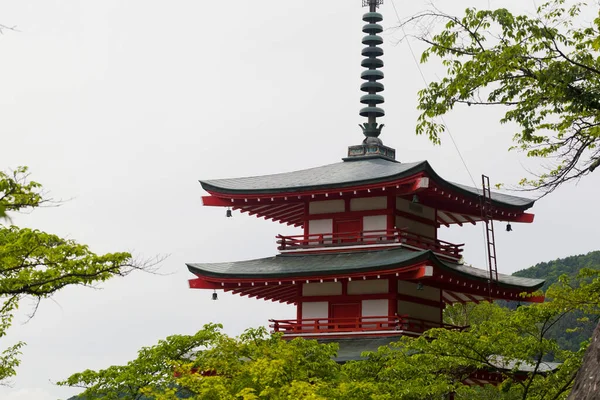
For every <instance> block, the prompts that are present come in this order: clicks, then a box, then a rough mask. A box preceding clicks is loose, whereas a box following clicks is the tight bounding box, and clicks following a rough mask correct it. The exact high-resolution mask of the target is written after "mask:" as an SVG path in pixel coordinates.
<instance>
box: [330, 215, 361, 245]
mask: <svg viewBox="0 0 600 400" xmlns="http://www.w3.org/2000/svg"><path fill="white" fill-rule="evenodd" d="M361 232H362V221H361V220H360V219H342V220H338V221H335V222H334V226H333V233H334V235H335V237H336V238H337V242H338V243H353V242H358V241H359V240H358V237H359V236H360V235H361Z"/></svg>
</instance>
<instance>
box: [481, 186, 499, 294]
mask: <svg viewBox="0 0 600 400" xmlns="http://www.w3.org/2000/svg"><path fill="white" fill-rule="evenodd" d="M481 185H482V187H483V203H482V205H481V217H482V218H483V221H484V222H485V235H486V238H487V256H488V267H489V269H490V282H494V281H495V282H497V281H498V264H497V262H496V236H495V235H494V215H493V213H492V192H491V190H490V178H488V177H487V176H485V175H481Z"/></svg>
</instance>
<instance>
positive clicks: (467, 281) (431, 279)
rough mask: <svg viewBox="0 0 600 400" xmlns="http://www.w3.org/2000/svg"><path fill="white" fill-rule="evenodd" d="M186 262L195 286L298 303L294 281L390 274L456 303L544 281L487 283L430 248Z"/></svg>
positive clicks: (510, 294)
mask: <svg viewBox="0 0 600 400" xmlns="http://www.w3.org/2000/svg"><path fill="white" fill-rule="evenodd" d="M187 265H188V268H189V270H190V272H192V273H193V274H195V275H196V276H197V277H198V278H197V279H193V280H191V281H190V287H192V288H201V289H225V290H227V291H233V292H234V293H239V294H242V295H245V294H248V295H251V297H259V298H266V299H271V300H279V301H285V302H289V303H293V302H295V298H296V295H297V293H298V292H297V289H296V288H294V286H297V284H301V283H305V282H324V281H337V280H343V279H348V280H353V279H354V280H356V279H365V280H366V279H380V278H381V279H384V278H386V277H388V276H389V277H395V278H397V279H402V280H410V281H420V282H422V283H423V284H426V285H429V286H434V287H439V288H441V289H443V290H444V291H447V292H448V293H454V294H449V295H448V296H447V299H446V301H447V302H454V301H452V299H453V298H454V300H455V301H461V300H464V301H479V300H484V299H486V298H493V299H506V300H519V299H521V297H520V293H522V292H529V293H531V292H534V291H536V290H537V289H539V288H540V287H542V285H543V284H544V281H543V280H541V279H530V278H522V277H516V276H511V275H504V274H498V281H497V282H496V281H494V282H489V272H488V271H487V270H483V269H478V268H474V267H471V266H467V265H465V264H461V263H453V262H449V261H447V260H444V259H442V258H440V257H438V256H436V254H434V253H433V252H432V251H429V250H426V251H415V250H412V249H405V248H393V249H384V250H368V251H348V252H336V253H317V254H279V255H276V256H274V257H267V258H260V259H256V260H246V261H237V262H224V263H190V264H187ZM286 288H288V290H286ZM455 293H466V297H464V296H463V297H459V298H456V296H457V295H456V294H455ZM523 300H525V301H527V300H526V299H523ZM530 301H531V300H530Z"/></svg>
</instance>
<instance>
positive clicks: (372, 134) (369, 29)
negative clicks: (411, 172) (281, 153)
mask: <svg viewBox="0 0 600 400" xmlns="http://www.w3.org/2000/svg"><path fill="white" fill-rule="evenodd" d="M362 4H363V7H369V12H367V13H365V14H363V17H362V19H363V21H365V22H366V25H364V26H363V28H362V31H363V32H364V33H365V34H366V36H364V37H363V38H362V43H363V44H364V45H366V46H367V47H365V48H364V49H363V50H362V52H361V54H362V55H363V57H365V58H364V59H363V60H362V62H361V66H362V67H364V68H366V70H364V71H363V72H362V73H361V74H360V77H361V78H362V79H363V80H365V81H366V82H364V83H363V84H362V85H360V90H361V91H362V92H364V93H365V94H363V95H362V96H361V97H360V102H361V103H362V104H363V105H364V106H363V108H361V110H360V112H359V114H360V116H361V117H365V118H367V122H363V123H362V124H359V126H360V127H361V129H362V132H363V134H364V135H365V139H364V140H363V143H362V145H358V146H350V147H348V158H346V159H345V160H348V161H349V160H351V159H355V158H365V157H369V158H371V157H378V158H386V159H388V160H395V158H396V151H395V150H394V149H392V148H389V147H386V146H384V145H383V143H382V141H381V140H380V139H379V135H380V134H381V130H382V129H383V126H384V125H383V124H379V123H377V118H378V117H383V116H384V115H385V112H384V111H383V108H381V107H379V105H380V104H382V103H383V102H384V98H383V96H382V95H381V94H379V93H380V92H382V91H383V89H384V87H383V83H381V82H379V81H381V80H382V79H383V72H382V71H381V68H382V67H383V61H382V60H381V56H383V49H382V48H381V47H379V46H380V45H381V44H383V38H382V37H381V36H379V35H378V34H379V33H381V32H383V27H382V26H381V25H379V24H378V22H381V21H382V20H383V16H382V15H381V14H380V13H378V12H377V9H378V8H379V6H380V5H381V4H383V0H363V1H362Z"/></svg>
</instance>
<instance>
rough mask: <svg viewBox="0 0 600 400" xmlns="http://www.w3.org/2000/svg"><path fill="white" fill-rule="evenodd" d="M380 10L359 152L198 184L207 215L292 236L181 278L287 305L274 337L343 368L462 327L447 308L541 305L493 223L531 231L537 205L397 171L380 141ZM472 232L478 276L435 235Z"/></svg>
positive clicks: (370, 28)
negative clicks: (505, 269)
mask: <svg viewBox="0 0 600 400" xmlns="http://www.w3.org/2000/svg"><path fill="white" fill-rule="evenodd" d="M381 3H382V0H363V6H368V7H369V11H368V12H367V13H365V14H364V15H363V21H364V22H365V25H364V26H363V29H362V30H363V32H364V33H365V36H364V37H363V39H362V43H363V44H364V45H365V46H366V47H365V48H364V49H363V50H362V55H363V56H364V59H363V61H362V67H364V68H365V69H364V71H363V72H362V73H361V78H362V79H363V80H364V83H362V85H361V86H360V89H361V91H362V92H363V93H364V94H363V96H362V97H361V98H360V102H361V103H362V104H363V106H362V108H361V109H360V112H359V114H360V116H362V117H364V118H366V121H365V122H364V123H362V124H361V125H360V127H361V130H362V133H363V134H364V137H365V138H364V140H363V141H362V143H360V144H358V145H354V146H350V147H349V148H348V153H347V157H345V158H343V159H342V160H341V162H337V163H334V164H329V165H324V166H318V167H315V168H310V169H305V170H301V171H295V172H288V173H277V174H273V175H266V176H253V177H244V178H233V179H218V180H202V181H200V183H201V185H202V188H203V189H204V190H205V191H206V192H207V193H208V195H206V196H204V197H203V198H202V200H203V204H204V205H205V206H210V207H224V208H227V214H228V216H230V215H231V210H237V211H240V212H242V213H247V214H248V215H251V216H255V217H258V218H264V219H266V220H271V221H275V222H279V223H283V224H287V225H291V226H294V227H297V228H298V234H297V235H292V236H284V235H279V236H277V237H276V238H275V240H274V245H275V246H276V247H277V250H278V253H277V254H276V255H274V256H272V257H268V258H261V259H255V260H247V261H238V262H226V263H190V264H187V265H188V268H189V271H190V272H191V273H193V274H194V275H195V276H196V277H195V278H194V279H191V280H190V281H189V284H190V287H191V288H193V289H206V290H210V291H216V290H223V291H225V292H232V293H234V294H239V295H241V296H247V297H248V298H256V299H264V300H271V301H278V302H282V303H288V304H293V305H294V306H295V307H296V318H295V319H290V320H270V326H271V328H272V330H273V331H274V332H281V333H283V338H295V337H305V338H316V339H318V340H320V341H328V340H335V341H336V342H339V343H340V358H341V359H342V361H343V359H344V357H346V359H352V358H355V357H357V354H360V352H361V351H364V350H368V349H370V348H376V347H377V346H379V345H381V344H384V343H389V342H391V341H395V340H398V337H399V336H401V335H410V336H419V335H421V334H422V333H423V332H424V331H425V330H427V329H430V328H433V327H444V328H448V329H464V327H461V326H452V325H447V324H444V322H443V318H442V314H443V310H444V307H445V306H446V305H448V304H454V303H467V302H474V303H477V302H481V301H491V300H497V299H502V300H519V301H543V298H542V297H539V296H538V297H532V296H531V297H524V296H523V295H522V294H523V293H529V294H531V293H533V292H535V291H537V290H538V289H539V288H540V287H541V286H542V285H543V283H544V281H543V280H539V279H527V278H520V277H513V276H509V275H504V274H501V273H498V271H497V269H496V254H495V245H494V232H493V222H494V221H503V222H506V223H509V224H512V223H531V222H533V219H534V216H533V214H531V213H528V212H527V210H528V209H530V208H531V207H532V206H533V204H534V201H533V200H530V199H526V198H522V197H517V196H511V195H506V194H501V193H496V192H492V191H491V190H490V188H489V182H488V181H487V180H486V179H484V185H483V186H482V188H475V187H469V186H465V185H462V184H457V183H452V182H449V181H447V180H445V179H443V178H442V177H441V176H440V175H438V174H437V173H436V172H435V171H434V170H433V169H432V167H431V166H430V165H429V163H428V162H427V161H418V162H399V161H397V160H396V154H395V150H394V149H392V148H390V147H387V146H385V145H384V144H383V142H382V141H381V139H380V138H379V136H380V135H381V132H382V128H383V125H382V124H379V123H378V118H381V117H383V116H384V114H385V113H384V110H383V109H382V108H381V104H382V103H383V102H384V98H383V96H382V95H381V93H382V91H383V90H384V85H383V84H382V82H381V81H382V79H383V72H382V71H381V68H382V67H383V61H382V60H381V56H382V55H383V50H382V48H381V47H380V45H381V44H382V43H383V40H382V38H381V36H379V35H378V34H379V33H381V32H382V31H383V28H382V26H381V25H380V24H379V23H380V22H381V21H382V15H381V14H380V13H378V12H377V9H378V7H379V5H380V4H381ZM477 223H482V224H484V225H485V227H486V232H487V233H488V235H487V236H488V241H487V246H488V255H489V266H488V267H487V268H483V269H480V268H475V267H472V266H470V265H467V264H465V263H464V262H463V259H462V253H463V249H464V245H463V244H456V243H450V242H447V241H444V240H441V239H439V237H438V231H439V230H440V228H441V227H448V226H450V225H459V226H463V225H465V224H473V225H475V224H477ZM509 226H510V225H509ZM249 301H251V300H249ZM254 301H256V300H254ZM343 343H345V346H342V344H343ZM344 349H346V350H344ZM348 349H349V350H348Z"/></svg>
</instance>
